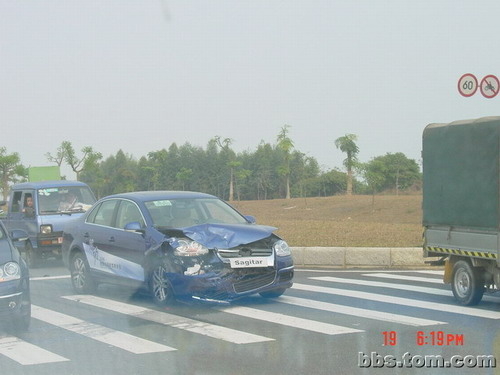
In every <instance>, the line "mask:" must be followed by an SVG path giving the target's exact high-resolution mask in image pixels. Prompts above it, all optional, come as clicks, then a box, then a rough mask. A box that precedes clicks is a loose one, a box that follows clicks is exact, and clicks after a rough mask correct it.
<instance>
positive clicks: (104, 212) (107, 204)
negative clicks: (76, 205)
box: [88, 199, 117, 227]
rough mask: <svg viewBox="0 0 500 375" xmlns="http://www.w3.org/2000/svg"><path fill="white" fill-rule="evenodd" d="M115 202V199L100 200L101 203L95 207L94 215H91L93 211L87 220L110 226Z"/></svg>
mask: <svg viewBox="0 0 500 375" xmlns="http://www.w3.org/2000/svg"><path fill="white" fill-rule="evenodd" d="M116 204H117V200H115V199H110V200H109V201H104V202H102V203H101V205H100V206H99V207H97V212H96V213H95V216H94V215H93V212H92V214H91V215H89V219H88V222H90V223H94V224H98V225H104V226H107V227H112V226H113V213H114V212H115V207H116Z"/></svg>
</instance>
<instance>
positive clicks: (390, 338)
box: [382, 331, 465, 346]
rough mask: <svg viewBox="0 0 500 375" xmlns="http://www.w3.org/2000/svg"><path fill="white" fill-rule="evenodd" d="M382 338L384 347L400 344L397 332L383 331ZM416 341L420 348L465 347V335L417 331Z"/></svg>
mask: <svg viewBox="0 0 500 375" xmlns="http://www.w3.org/2000/svg"><path fill="white" fill-rule="evenodd" d="M382 337H383V345H384V346H396V345H397V344H398V333H397V332H396V331H383V332H382ZM415 339H416V341H415V343H416V344H417V345H418V346H426V345H429V346H463V345H464V344H465V336H464V334H463V333H448V332H444V331H429V332H425V331H417V332H416V336H415Z"/></svg>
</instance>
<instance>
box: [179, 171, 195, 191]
mask: <svg viewBox="0 0 500 375" xmlns="http://www.w3.org/2000/svg"><path fill="white" fill-rule="evenodd" d="M191 177H193V170H192V169H191V168H184V167H182V168H181V170H180V171H179V172H177V174H176V175H175V178H176V179H177V180H179V181H180V182H181V183H182V190H186V182H188V181H189V179H190V178H191Z"/></svg>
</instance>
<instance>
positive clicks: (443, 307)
mask: <svg viewBox="0 0 500 375" xmlns="http://www.w3.org/2000/svg"><path fill="white" fill-rule="evenodd" d="M292 289H295V290H305V291H308V292H317V293H325V294H332V295H338V296H345V297H352V298H361V299H365V300H369V301H376V302H385V303H392V304H396V305H403V306H410V307H418V308H422V309H427V310H437V311H442V312H447V313H449V314H464V315H469V316H477V317H480V318H488V319H500V312H497V311H491V310H482V309H479V308H473V307H467V306H460V305H455V304H452V303H451V304H446V303H437V302H427V301H420V300H414V299H410V298H402V297H392V296H387V295H384V294H377V293H367V292H359V291H356V290H347V289H337V288H329V287H322V286H314V285H305V284H299V283H294V284H293V287H292Z"/></svg>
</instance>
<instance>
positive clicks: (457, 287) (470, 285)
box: [451, 260, 484, 306]
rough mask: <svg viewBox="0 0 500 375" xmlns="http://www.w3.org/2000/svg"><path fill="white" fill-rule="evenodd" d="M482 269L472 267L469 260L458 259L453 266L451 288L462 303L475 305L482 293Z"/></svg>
mask: <svg viewBox="0 0 500 375" xmlns="http://www.w3.org/2000/svg"><path fill="white" fill-rule="evenodd" d="M481 271H482V269H480V268H474V267H472V266H471V264H470V263H469V262H466V261H465V260H459V261H458V262H456V263H455V265H454V266H453V276H452V282H451V290H452V291H453V295H454V296H455V298H456V300H457V301H458V302H460V304H462V305H466V306H470V305H477V304H478V303H479V301H481V298H482V297H483V293H484V280H483V272H481Z"/></svg>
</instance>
